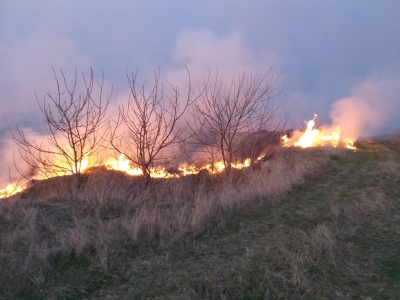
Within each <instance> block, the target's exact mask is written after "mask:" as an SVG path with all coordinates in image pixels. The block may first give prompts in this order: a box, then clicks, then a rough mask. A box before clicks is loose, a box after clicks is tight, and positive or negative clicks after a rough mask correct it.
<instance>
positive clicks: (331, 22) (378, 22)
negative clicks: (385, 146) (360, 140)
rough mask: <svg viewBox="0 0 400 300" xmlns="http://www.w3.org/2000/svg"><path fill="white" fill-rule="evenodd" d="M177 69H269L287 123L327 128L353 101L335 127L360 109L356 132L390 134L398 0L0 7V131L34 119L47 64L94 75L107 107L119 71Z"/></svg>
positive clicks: (225, 72) (173, 76)
mask: <svg viewBox="0 0 400 300" xmlns="http://www.w3.org/2000/svg"><path fill="white" fill-rule="evenodd" d="M185 65H186V66H187V67H188V68H189V71H190V72H191V73H192V75H193V77H196V78H201V77H202V76H206V74H207V72H208V70H210V71H211V72H216V70H218V72H219V74H221V76H222V77H223V78H226V79H227V80H230V79H231V77H235V76H238V75H240V74H241V73H242V72H243V71H245V70H246V71H259V72H260V73H264V72H267V71H268V70H269V68H271V72H272V74H274V75H278V74H280V79H279V83H278V85H277V88H279V89H280V88H281V89H283V91H282V93H281V96H286V98H287V110H288V111H290V116H291V122H292V124H296V123H297V124H300V125H301V124H302V122H303V121H304V120H307V119H310V118H312V115H313V114H314V113H317V114H318V115H319V122H320V123H330V122H331V119H330V116H331V114H333V115H332V117H333V118H340V116H339V117H338V116H337V114H338V112H341V111H342V110H343V108H340V109H338V105H337V104H334V103H348V102H349V101H350V100H346V99H353V98H354V97H358V98H357V99H358V100H357V101H358V102H357V101H356V102H355V103H360V101H361V102H362V103H363V104H361V105H355V106H354V105H353V106H351V110H352V111H351V112H350V114H347V113H346V116H345V118H352V117H357V115H358V113H359V112H358V111H357V107H359V106H362V107H366V109H367V110H368V111H369V114H367V115H365V116H367V117H365V118H368V120H369V118H372V119H373V120H374V122H372V123H371V124H370V123H368V122H369V121H368V120H367V119H366V121H365V122H367V124H365V125H361V127H362V126H364V127H368V126H369V128H370V129H371V132H372V133H373V132H374V130H375V131H377V130H382V129H388V128H395V127H397V128H400V88H399V87H400V1H398V0H392V1H390V0H386V1H380V0H374V1H373V0H359V1H357V0H351V1H349V0H336V1H320V0H318V1H317V0H315V1H306V0H303V1H300V0H296V1H294V0H279V1H278V0H276V1H272V0H271V1H268V0H263V1H256V0H251V1H245V0H241V1H239V0H229V1H228V0H213V1H206V0H202V1H194V0H193V1H191V0H170V1H166V0H157V1H156V0H136V1H133V0H132V1H121V0H119V1H111V0H110V1H105V0H104V1H99V0H98V1H89V0H86V1H73V0H68V1H63V0H57V1H50V0H49V1H38V0H35V1H18V0H1V1H0V104H1V108H0V109H1V110H0V127H1V129H0V134H1V132H3V129H4V128H7V127H8V126H15V124H21V123H23V124H25V125H26V124H35V123H36V122H37V121H40V120H41V117H40V111H39V109H38V107H37V103H36V98H35V94H34V92H36V93H37V94H38V96H39V97H40V98H42V97H43V96H44V95H45V93H46V92H47V91H49V90H50V91H54V88H55V85H54V80H53V75H52V67H54V68H56V69H59V68H63V69H64V70H65V71H66V73H67V74H69V78H71V80H72V79H73V77H72V75H71V74H73V73H72V72H73V70H74V69H75V68H77V69H78V72H85V73H86V74H87V71H88V70H89V68H90V67H93V69H94V71H95V74H96V76H97V77H99V76H100V75H101V71H102V70H103V71H104V74H105V79H106V82H107V86H111V84H113V86H114V91H113V101H114V103H116V102H117V101H118V100H119V99H120V98H121V97H123V96H122V95H124V93H125V92H126V90H127V88H128V83H127V81H126V75H125V70H126V68H128V69H129V70H131V71H134V70H136V68H137V67H138V68H139V73H140V75H141V76H142V77H143V78H146V76H149V77H150V76H151V74H152V72H153V71H154V70H156V69H158V68H160V69H161V73H162V74H163V75H164V76H165V77H166V78H168V79H169V80H175V81H180V82H174V84H176V85H179V84H181V83H182V82H181V81H184V80H185V79H186V78H185V76H184V75H185V73H184V72H183V71H184V66H185ZM370 90H373V91H374V92H373V93H369V92H368V91H370ZM360 99H361V100H360ZM338 101H339V102H338ZM346 101H347V102H346ZM352 103H354V102H352ZM381 107H383V108H382V110H381V109H380V108H381ZM332 110H333V111H334V112H333V113H332ZM375 111H379V115H378V116H371V114H373V113H374V112H375ZM360 114H361V112H360ZM360 118H362V117H360ZM367 125H368V126H367Z"/></svg>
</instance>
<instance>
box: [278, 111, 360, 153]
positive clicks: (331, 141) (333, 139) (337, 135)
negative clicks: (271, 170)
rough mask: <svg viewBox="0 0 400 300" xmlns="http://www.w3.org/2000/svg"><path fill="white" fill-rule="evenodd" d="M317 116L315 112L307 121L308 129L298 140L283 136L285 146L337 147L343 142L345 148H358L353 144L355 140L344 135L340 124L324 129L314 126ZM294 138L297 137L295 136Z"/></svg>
mask: <svg viewBox="0 0 400 300" xmlns="http://www.w3.org/2000/svg"><path fill="white" fill-rule="evenodd" d="M316 118H317V114H314V117H313V119H312V120H310V121H308V122H307V128H306V130H305V131H304V133H303V134H302V135H301V136H300V137H299V138H298V139H297V140H296V141H293V140H292V139H290V138H288V136H287V135H284V136H283V137H282V145H283V146H284V147H290V146H295V147H301V148H309V147H324V146H331V147H337V146H338V145H339V144H341V145H343V147H345V148H348V149H356V148H355V147H354V145H353V144H354V141H353V140H351V139H349V138H343V137H342V131H341V129H340V127H339V126H338V127H336V128H334V129H332V128H327V129H323V130H319V129H316V128H314V126H315V119H316ZM293 139H296V138H295V137H294V138H293Z"/></svg>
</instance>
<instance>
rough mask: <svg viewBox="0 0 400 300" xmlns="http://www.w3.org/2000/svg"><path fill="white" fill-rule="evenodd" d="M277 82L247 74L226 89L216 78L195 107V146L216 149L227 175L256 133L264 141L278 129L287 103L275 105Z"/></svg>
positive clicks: (193, 108) (190, 127) (268, 75)
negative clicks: (238, 152)
mask: <svg viewBox="0 0 400 300" xmlns="http://www.w3.org/2000/svg"><path fill="white" fill-rule="evenodd" d="M276 81H277V78H274V77H273V76H271V75H270V72H268V73H267V74H266V75H265V76H260V75H259V74H258V73H256V74H254V75H253V74H250V75H246V74H245V73H244V74H243V75H241V76H239V78H238V80H237V81H235V80H234V79H233V80H232V81H231V83H230V85H228V86H227V85H225V84H224V83H223V82H222V81H220V80H219V79H218V75H217V76H216V78H215V81H214V83H213V84H211V85H208V84H207V86H205V87H204V92H203V93H202V95H201V97H200V98H199V101H197V102H196V103H194V105H193V106H192V109H191V110H190V113H191V115H192V118H191V119H190V122H187V126H188V128H189V130H190V132H191V137H192V143H193V144H195V145H198V146H199V147H200V148H201V147H204V146H207V148H210V147H211V148H213V149H215V151H216V152H217V153H219V154H220V155H221V156H222V160H223V162H224V165H225V170H226V174H227V175H228V176H229V175H230V173H231V164H232V162H233V158H234V154H235V153H236V152H237V151H238V150H239V149H240V148H241V147H243V145H245V144H246V143H248V142H250V140H251V139H252V140H253V142H254V134H257V139H262V138H263V137H264V136H263V135H266V134H267V133H268V131H270V130H274V129H276V128H277V124H276V123H274V122H275V121H276V117H277V116H278V115H279V114H280V113H281V112H282V110H283V108H284V104H285V101H284V100H281V101H278V102H275V103H274V99H275V98H276V95H277V94H276V92H275V84H276Z"/></svg>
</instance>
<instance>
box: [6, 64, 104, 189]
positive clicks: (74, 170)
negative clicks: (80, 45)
mask: <svg viewBox="0 0 400 300" xmlns="http://www.w3.org/2000/svg"><path fill="white" fill-rule="evenodd" d="M53 74H54V80H55V82H56V91H55V92H53V93H51V92H50V91H49V92H47V97H46V95H45V96H44V97H43V102H41V101H39V98H38V96H37V95H36V100H37V102H38V104H39V107H40V109H41V111H42V113H43V116H44V119H43V122H44V127H45V128H46V131H47V137H46V139H45V141H41V142H38V141H35V140H32V141H31V140H29V137H28V136H26V134H25V133H24V131H23V130H21V129H20V128H18V127H17V128H16V132H13V131H12V130H10V131H11V134H12V136H13V139H14V141H15V143H16V144H17V145H18V147H19V149H18V151H19V154H20V157H21V158H22V159H23V160H24V161H25V162H26V163H27V164H28V166H29V167H30V169H31V170H33V173H34V174H39V175H41V176H45V177H52V176H56V175H61V174H77V175H78V179H79V178H80V174H81V173H82V171H83V169H84V168H85V164H86V163H87V157H88V156H89V155H90V156H91V157H95V156H96V154H98V153H99V151H100V150H101V149H102V147H103V143H104V142H105V141H106V140H107V135H106V129H107V128H106V125H107V119H108V117H107V115H106V111H107V107H108V104H109V102H110V98H111V92H112V91H111V92H110V93H108V92H107V95H106V96H104V95H103V94H104V92H103V88H104V74H103V76H102V78H101V80H97V81H95V79H94V76H93V70H92V69H91V70H90V76H89V78H86V77H85V76H84V75H83V74H82V79H83V91H82V92H81V93H79V92H77V83H78V76H77V71H76V70H75V79H74V82H73V84H68V83H67V80H66V76H65V74H64V72H63V70H62V69H61V70H60V74H61V79H60V75H57V73H56V71H55V70H54V68H53ZM104 98H105V99H104ZM89 164H90V162H89ZM16 167H17V169H18V170H19V171H20V173H21V175H23V176H24V177H25V178H27V177H30V175H33V174H26V173H23V172H22V170H21V168H20V167H19V165H18V163H16ZM86 167H90V165H88V166H86ZM78 182H79V180H78Z"/></svg>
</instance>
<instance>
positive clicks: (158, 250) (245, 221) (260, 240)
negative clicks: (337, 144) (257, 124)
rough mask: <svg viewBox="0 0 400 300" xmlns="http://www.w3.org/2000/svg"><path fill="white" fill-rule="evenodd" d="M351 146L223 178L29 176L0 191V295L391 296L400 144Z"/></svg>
mask: <svg viewBox="0 0 400 300" xmlns="http://www.w3.org/2000/svg"><path fill="white" fill-rule="evenodd" d="M357 147H360V149H362V150H360V151H358V152H353V151H350V150H345V149H337V148H309V149H297V148H282V149H278V151H277V152H276V153H275V155H274V156H273V157H272V158H271V159H270V160H269V161H267V162H265V163H263V164H261V165H260V167H259V168H256V169H255V170H254V169H252V168H247V169H243V170H236V171H237V172H233V173H232V178H231V180H229V181H227V180H225V179H224V177H223V174H216V175H214V176H212V175H210V174H209V173H208V172H206V171H202V172H201V173H199V174H197V175H192V176H187V177H181V178H169V179H166V180H154V182H152V184H151V186H150V187H149V188H144V187H143V186H142V185H141V183H140V180H138V178H132V177H130V176H127V175H126V174H124V173H121V172H117V171H108V172H94V173H92V174H90V175H89V174H88V175H85V178H84V184H83V185H82V186H81V188H80V189H79V190H74V189H71V186H75V185H73V184H70V183H71V182H69V181H70V180H73V177H65V178H52V179H50V180H46V181H42V182H36V183H34V184H33V185H32V186H30V187H29V188H28V189H27V190H25V191H24V193H23V194H22V195H16V196H14V197H13V198H11V199H7V200H4V201H2V202H0V228H1V229H0V230H1V249H2V251H1V254H0V263H1V265H2V266H5V267H2V270H4V271H3V272H2V275H1V277H0V283H1V284H0V295H5V297H11V298H60V297H64V296H67V295H68V297H73V298H76V299H77V298H96V297H97V298H107V297H108V298H109V299H114V298H115V299H132V298H135V297H137V298H157V297H159V298H160V297H161V298H184V299H199V298H202V299H215V298H234V299H238V298H248V299H264V298H297V299H300V298H312V297H315V298H321V297H325V298H351V297H355V298H366V297H369V296H374V295H377V294H376V293H375V294H374V292H373V291H374V290H375V291H378V290H379V289H383V290H379V291H380V292H379V293H383V294H384V295H386V296H387V297H388V298H390V297H392V298H393V299H395V298H396V297H395V296H397V295H395V292H394V291H395V290H396V289H393V286H395V285H396V284H395V282H396V281H395V280H396V278H398V274H397V273H396V269H395V268H393V265H394V266H396V264H397V263H398V262H400V257H398V254H396V252H395V249H396V247H395V245H397V244H396V242H395V239H396V238H397V237H396V234H395V232H397V230H400V228H399V227H398V224H399V223H397V225H396V223H395V216H396V214H399V212H400V207H399V206H398V201H397V202H396V201H394V199H400V194H398V190H397V189H396V188H395V187H396V184H397V186H398V184H399V183H400V181H399V180H400V179H399V172H398V171H399V165H400V161H399V159H400V148H399V149H398V148H396V147H397V146H396V145H392V144H390V143H388V142H385V143H374V142H371V143H368V142H364V143H361V144H358V145H357ZM385 149H386V150H385ZM396 149H398V150H396ZM396 151H397V152H396ZM388 162H389V163H388ZM387 164H390V167H388V166H387ZM306 179H307V180H306ZM397 239H398V238H397ZM392 240H393V241H392ZM374 276H375V277H374ZM396 276H397V277H396ZM374 278H375V279H374ZM364 282H365V284H364ZM382 282H387V284H385V283H382ZM391 286H392V288H391ZM374 298H375V297H373V299H374Z"/></svg>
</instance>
